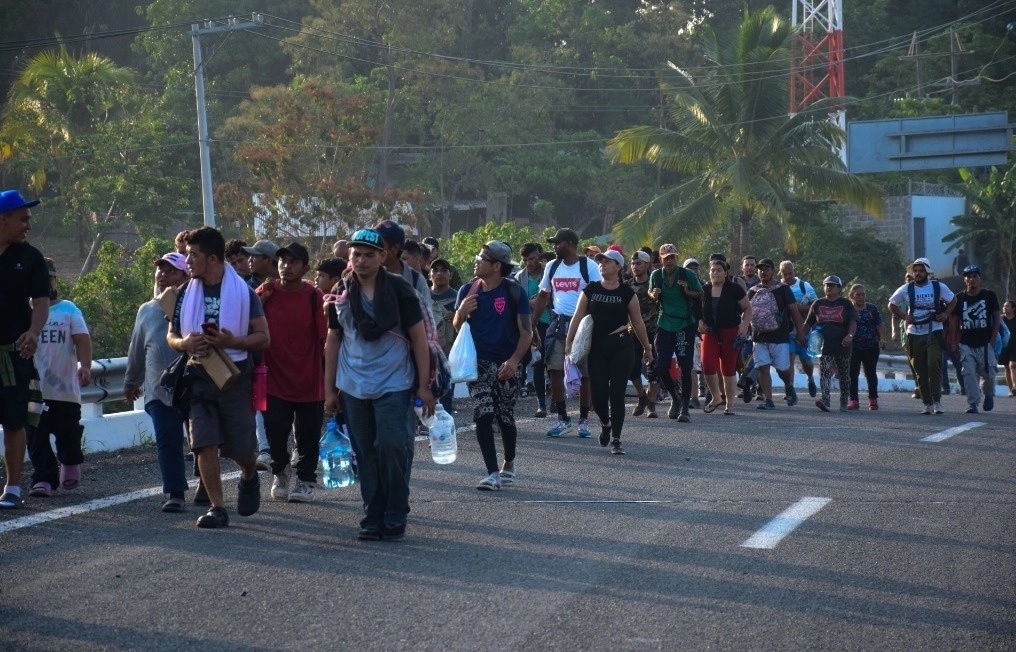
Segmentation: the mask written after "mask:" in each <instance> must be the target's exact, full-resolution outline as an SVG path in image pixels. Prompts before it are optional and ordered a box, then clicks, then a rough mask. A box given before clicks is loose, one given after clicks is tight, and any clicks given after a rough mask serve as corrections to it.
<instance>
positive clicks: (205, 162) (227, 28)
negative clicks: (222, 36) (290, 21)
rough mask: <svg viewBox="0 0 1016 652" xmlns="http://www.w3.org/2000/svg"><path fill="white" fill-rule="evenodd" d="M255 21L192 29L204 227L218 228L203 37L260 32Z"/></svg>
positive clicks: (228, 21)
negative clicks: (218, 33)
mask: <svg viewBox="0 0 1016 652" xmlns="http://www.w3.org/2000/svg"><path fill="white" fill-rule="evenodd" d="M251 18H252V20H250V21H247V22H240V19H239V18H236V17H231V18H227V19H226V20H225V21H214V20H206V21H205V22H204V23H203V24H202V23H194V24H193V25H191V31H190V35H191V45H192V46H193V49H194V96H195V99H196V101H197V106H198V152H199V154H200V156H201V206H202V209H203V211H204V217H205V220H204V221H205V226H211V227H214V226H215V198H214V196H213V194H212V160H211V152H210V150H209V148H208V115H207V112H206V110H205V63H204V60H203V59H202V56H201V35H202V34H215V33H217V32H231V31H234V30H238V29H242V30H246V29H257V28H258V27H263V26H264V19H263V18H262V16H261V14H257V13H255V14H253V15H252V16H251Z"/></svg>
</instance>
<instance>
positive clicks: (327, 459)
mask: <svg viewBox="0 0 1016 652" xmlns="http://www.w3.org/2000/svg"><path fill="white" fill-rule="evenodd" d="M320 455H321V477H322V484H324V486H325V487H326V488H327V489H337V488H339V487H348V486H350V485H353V484H355V483H356V475H355V474H354V473H353V448H352V446H350V444H349V438H347V437H346V435H345V433H343V432H342V431H341V430H339V426H338V424H337V423H335V419H334V418H333V419H332V420H331V421H329V422H328V427H327V429H326V430H325V434H324V436H323V437H321V453H320Z"/></svg>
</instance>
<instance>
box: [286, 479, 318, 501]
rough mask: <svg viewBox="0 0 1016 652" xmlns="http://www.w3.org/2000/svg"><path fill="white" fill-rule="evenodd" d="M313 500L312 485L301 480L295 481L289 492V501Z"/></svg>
mask: <svg viewBox="0 0 1016 652" xmlns="http://www.w3.org/2000/svg"><path fill="white" fill-rule="evenodd" d="M312 500H314V485H313V484H312V483H310V482H303V481H302V480H301V481H299V482H297V483H296V486H295V487H293V491H291V492H290V493H289V502H291V503H309V502H311V501H312Z"/></svg>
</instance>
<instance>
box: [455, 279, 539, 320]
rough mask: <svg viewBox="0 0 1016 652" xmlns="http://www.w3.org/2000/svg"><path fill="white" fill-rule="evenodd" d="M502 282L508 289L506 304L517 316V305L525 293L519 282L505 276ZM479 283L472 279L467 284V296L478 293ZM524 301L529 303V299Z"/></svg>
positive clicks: (477, 280) (478, 280)
mask: <svg viewBox="0 0 1016 652" xmlns="http://www.w3.org/2000/svg"><path fill="white" fill-rule="evenodd" d="M504 282H505V284H506V285H507V287H508V303H509V305H511V307H512V312H513V313H515V314H516V315H518V314H519V304H520V303H522V301H523V297H524V295H525V292H524V290H523V289H522V286H521V285H519V282H518V281H516V280H515V279H514V278H512V277H510V276H505V277H504ZM479 283H480V279H478V278H474V279H473V280H472V281H470V282H469V285H470V286H471V287H470V290H469V294H475V293H476V292H478V289H477V287H478V284H479ZM466 296H469V295H466ZM525 301H529V299H525Z"/></svg>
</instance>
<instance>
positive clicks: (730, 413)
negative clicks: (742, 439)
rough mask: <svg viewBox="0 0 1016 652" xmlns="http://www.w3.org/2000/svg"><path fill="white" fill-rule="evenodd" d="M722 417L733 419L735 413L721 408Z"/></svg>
mask: <svg viewBox="0 0 1016 652" xmlns="http://www.w3.org/2000/svg"><path fill="white" fill-rule="evenodd" d="M723 416H725V417H734V416H737V413H735V412H734V411H733V410H731V409H730V408H723Z"/></svg>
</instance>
